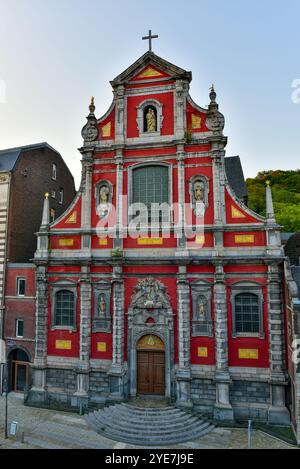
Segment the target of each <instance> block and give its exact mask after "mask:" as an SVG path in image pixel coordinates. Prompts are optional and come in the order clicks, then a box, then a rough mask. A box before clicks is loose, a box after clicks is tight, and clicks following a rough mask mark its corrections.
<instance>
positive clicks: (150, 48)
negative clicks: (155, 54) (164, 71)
mask: <svg viewBox="0 0 300 469" xmlns="http://www.w3.org/2000/svg"><path fill="white" fill-rule="evenodd" d="M157 38H158V35H155V36H152V31H151V29H149V36H144V37H143V38H142V39H143V41H144V40H146V39H148V40H149V51H150V52H152V39H157Z"/></svg>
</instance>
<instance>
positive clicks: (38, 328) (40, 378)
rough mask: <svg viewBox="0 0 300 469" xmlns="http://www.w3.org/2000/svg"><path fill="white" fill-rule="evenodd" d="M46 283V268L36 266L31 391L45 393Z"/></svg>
mask: <svg viewBox="0 0 300 469" xmlns="http://www.w3.org/2000/svg"><path fill="white" fill-rule="evenodd" d="M47 323H48V283H47V277H46V267H45V266H38V268H37V274H36V316H35V358H34V364H33V386H32V390H33V391H45V388H46V364H47V363H46V361H47Z"/></svg>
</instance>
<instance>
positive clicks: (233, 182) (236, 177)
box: [225, 156, 248, 200]
mask: <svg viewBox="0 0 300 469" xmlns="http://www.w3.org/2000/svg"><path fill="white" fill-rule="evenodd" d="M225 171H226V176H227V179H228V182H229V185H230V186H231V188H232V189H233V191H234V192H235V194H236V196H237V197H238V198H239V199H242V200H243V199H244V200H246V199H247V197H248V190H247V185H246V182H245V177H244V173H243V168H242V164H241V160H240V157H239V156H228V157H226V158H225Z"/></svg>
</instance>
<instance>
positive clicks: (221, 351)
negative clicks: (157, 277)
mask: <svg viewBox="0 0 300 469" xmlns="http://www.w3.org/2000/svg"><path fill="white" fill-rule="evenodd" d="M214 305H215V353H216V376H215V379H216V404H215V409H214V416H215V418H216V419H217V420H233V410H232V406H231V404H230V400H229V385H230V375H229V369H228V324H227V301H226V284H225V275H224V269H223V265H221V264H216V273H215V285H214Z"/></svg>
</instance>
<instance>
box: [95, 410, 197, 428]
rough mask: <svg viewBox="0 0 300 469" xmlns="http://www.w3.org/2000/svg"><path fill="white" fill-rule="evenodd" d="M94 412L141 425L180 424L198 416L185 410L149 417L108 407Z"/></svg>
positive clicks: (108, 417)
mask: <svg viewBox="0 0 300 469" xmlns="http://www.w3.org/2000/svg"><path fill="white" fill-rule="evenodd" d="M95 413H96V414H97V413H98V414H99V415H103V416H105V417H106V418H107V419H110V420H112V419H113V418H116V419H117V421H125V422H127V423H131V424H132V425H139V424H142V425H145V424H149V425H156V424H158V425H167V424H168V425H172V424H179V425H180V424H181V423H182V422H185V421H190V422H192V421H194V420H197V419H198V418H199V417H197V416H195V415H193V414H189V413H185V412H181V413H180V414H177V413H176V414H175V415H173V417H171V416H170V417H168V418H164V417H163V416H161V415H157V416H156V417H149V416H148V415H141V416H136V415H131V414H129V413H127V414H126V413H118V411H117V410H114V411H110V410H109V409H108V410H105V409H103V411H101V410H100V411H99V410H97V411H95Z"/></svg>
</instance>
